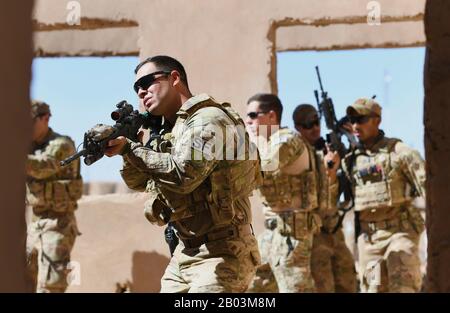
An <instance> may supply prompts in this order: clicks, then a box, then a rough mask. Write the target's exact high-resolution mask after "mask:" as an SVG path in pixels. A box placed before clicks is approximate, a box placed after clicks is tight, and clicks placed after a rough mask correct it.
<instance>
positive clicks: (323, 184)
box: [311, 148, 356, 292]
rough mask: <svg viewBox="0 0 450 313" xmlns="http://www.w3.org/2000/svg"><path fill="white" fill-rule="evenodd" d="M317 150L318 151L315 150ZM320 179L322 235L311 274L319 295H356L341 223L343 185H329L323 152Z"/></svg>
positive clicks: (319, 154)
mask: <svg viewBox="0 0 450 313" xmlns="http://www.w3.org/2000/svg"><path fill="white" fill-rule="evenodd" d="M312 149H314V148H312ZM316 164H317V168H318V169H319V170H318V171H317V173H318V175H319V179H318V181H319V184H318V187H319V214H320V217H321V219H322V224H323V226H322V229H321V232H320V233H318V234H316V235H315V236H314V240H313V248H312V255H311V271H312V276H313V278H314V282H315V285H316V289H317V292H356V272H355V264H354V260H353V256H352V254H351V252H350V250H349V249H348V247H347V245H346V244H345V238H344V233H343V231H342V227H339V228H338V229H337V230H336V232H335V233H333V230H334V228H335V227H336V225H337V223H338V218H339V216H338V211H337V206H336V204H337V200H338V199H337V196H338V189H339V188H338V187H339V183H338V181H336V182H335V183H333V184H331V185H330V184H329V180H328V175H327V173H326V169H325V166H324V155H323V152H322V151H316Z"/></svg>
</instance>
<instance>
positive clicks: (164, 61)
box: [134, 55, 189, 89]
mask: <svg viewBox="0 0 450 313" xmlns="http://www.w3.org/2000/svg"><path fill="white" fill-rule="evenodd" d="M147 63H153V64H155V66H156V67H157V68H158V70H160V71H177V72H178V73H180V79H181V81H182V82H183V83H184V84H185V85H186V87H187V88H188V89H189V85H188V80H187V75H186V71H185V70H184V66H183V64H181V63H180V62H179V61H178V60H176V59H174V58H172V57H169V56H167V55H157V56H153V57H150V58H147V59H145V60H144V61H142V62H141V63H139V64H138V65H137V66H136V68H135V69H134V73H135V74H137V72H138V71H139V69H140V68H141V67H142V66H144V65H145V64H147Z"/></svg>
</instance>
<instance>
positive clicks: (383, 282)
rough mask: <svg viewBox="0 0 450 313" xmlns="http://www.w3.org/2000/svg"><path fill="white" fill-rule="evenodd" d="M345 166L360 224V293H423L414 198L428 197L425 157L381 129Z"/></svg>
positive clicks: (418, 220)
mask: <svg viewBox="0 0 450 313" xmlns="http://www.w3.org/2000/svg"><path fill="white" fill-rule="evenodd" d="M343 165H344V169H345V170H346V173H347V174H348V175H349V177H350V179H351V180H352V182H353V189H354V195H355V212H356V215H357V222H359V223H357V226H359V228H360V235H359V237H358V250H359V277H360V283H361V291H363V292H417V291H419V290H420V287H421V274H420V260H419V255H418V243H419V236H420V234H421V233H422V231H423V230H424V221H423V219H422V217H421V215H420V213H419V211H418V209H417V208H415V207H414V206H413V205H412V200H413V198H412V196H414V195H420V196H422V197H425V167H424V161H423V160H422V158H421V157H420V155H419V153H418V152H417V151H415V150H413V149H411V148H409V147H408V146H407V145H405V144H404V143H402V142H401V141H400V140H398V139H394V138H387V137H385V136H384V133H383V132H382V131H380V135H379V137H378V138H377V141H376V143H375V144H374V145H373V146H372V147H371V148H370V150H369V149H365V148H358V149H355V150H354V151H353V152H352V153H350V154H349V155H348V156H347V157H346V159H345V160H344V163H343ZM358 224H359V225H358Z"/></svg>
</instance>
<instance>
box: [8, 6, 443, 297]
mask: <svg viewBox="0 0 450 313" xmlns="http://www.w3.org/2000/svg"><path fill="white" fill-rule="evenodd" d="M78 2H79V3H80V4H81V7H80V8H81V24H80V25H75V26H70V25H68V24H67V23H66V19H67V16H68V13H69V11H68V10H67V8H66V4H67V1H60V0H38V1H37V5H36V7H35V11H34V14H33V16H34V27H35V30H36V31H37V32H36V33H35V55H38V56H59V55H70V56H86V55H97V56H107V55H139V56H140V58H141V59H142V58H145V57H147V56H150V55H155V54H160V53H164V54H169V55H172V56H174V57H176V58H178V59H179V60H180V61H182V63H183V64H184V65H185V66H186V69H187V72H188V77H189V80H190V85H191V86H192V91H193V92H194V93H199V92H207V93H210V94H211V95H213V96H214V97H215V98H216V99H218V100H226V101H230V102H231V103H232V104H233V105H235V106H236V107H237V108H238V110H239V111H240V112H241V113H243V112H244V111H245V102H246V100H247V98H248V97H249V96H250V95H252V94H254V93H256V92H260V91H272V92H276V91H277V83H276V52H277V51H288V50H333V49H353V48H370V47H378V48H379V47H386V48H389V47H405V46H420V45H424V44H425V34H424V28H423V23H422V20H423V16H424V7H425V0H396V1H392V0H379V1H378V2H379V3H380V4H381V14H382V15H381V22H382V25H381V26H368V25H367V24H366V20H367V8H366V5H367V2H368V1H365V0H346V1H341V0H322V1H314V0H283V1H279V0H246V1H240V0H215V1H207V0H190V1H186V0H173V1H166V0H152V1H145V2H144V1H137V0H127V1H121V0H97V1H87V0H80V1H78ZM22 13H23V12H22ZM449 13H450V8H449V4H448V1H445V0H434V1H428V4H427V14H426V18H425V21H426V24H425V26H426V40H427V42H428V43H427V63H426V68H425V74H426V77H425V87H426V103H425V126H426V138H425V140H426V141H425V143H426V158H427V175H428V182H427V184H428V186H427V187H428V197H427V227H428V229H429V232H428V240H429V248H428V252H429V253H428V254H429V257H428V260H429V263H428V279H429V290H430V291H449V290H450V288H449V281H450V279H449V274H450V273H449V268H448V264H449V262H450V261H449V260H450V250H449V244H448V238H450V236H449V235H450V234H449V231H448V229H449V228H448V225H450V220H449V218H450V217H449V215H448V210H447V203H449V200H450V199H448V197H449V196H448V192H446V187H445V186H446V183H447V182H446V180H447V178H448V177H449V170H450V167H449V166H448V164H447V160H449V155H448V153H449V152H448V147H449V146H450V143H449V140H448V136H447V134H448V133H449V131H448V130H449V129H448V127H449V126H448V125H449V124H448V122H447V119H446V117H447V116H448V110H449V105H448V104H447V102H448V99H449V96H450V95H447V93H448V90H450V88H449V87H450V86H449V81H450V80H449V78H450V77H449V75H450V74H449V71H448V68H449V64H448V62H449V61H448V55H449V52H450V48H449V47H450V45H449V41H448V36H447V35H446V34H448V32H449V29H448V28H449V24H448V22H447V20H446V18H447V17H448V15H449ZM5 25H6V24H5ZM8 25H10V24H9V23H8ZM0 29H3V27H1V28H0ZM2 34H3V33H2ZM124 34H125V35H124ZM21 38H23V37H21ZM24 60H25V59H24ZM23 64H27V66H28V65H29V63H26V62H25V63H22V65H23ZM2 87H3V86H2ZM2 127H4V125H2ZM22 130H23V129H22ZM19 150H20V149H19ZM19 150H17V151H16V152H17V156H20V155H21V154H20V153H19V152H20V151H19ZM2 157H3V156H2ZM19 160H20V158H19ZM16 161H17V158H16ZM2 164H4V163H3V162H2ZM10 168H11V167H10ZM2 183H4V182H2ZM93 188H94V189H95V187H93ZM102 188H103V189H104V186H103V187H101V188H100V187H99V188H97V189H99V190H100V189H101V190H103V189H102ZM108 188H113V189H114V188H115V187H111V186H109V187H108ZM108 188H106V189H108ZM106 189H105V190H106ZM2 190H3V189H2ZM108 190H109V189H108ZM103 191H104V190H103ZM103 191H102V192H103ZM140 197H141V196H139V195H137V194H127V195H121V196H118V195H109V196H105V197H102V198H98V197H95V196H89V197H85V198H83V200H82V201H81V202H80V209H79V211H78V212H77V217H78V219H79V224H80V229H81V231H82V232H83V235H82V236H81V237H80V238H78V240H77V244H76V246H75V250H74V260H79V261H80V264H81V275H82V276H81V277H82V280H81V282H82V283H81V285H80V286H72V287H71V288H70V290H69V291H73V292H74V291H111V292H112V291H114V290H115V284H116V283H120V284H124V285H126V284H127V281H128V282H129V285H130V286H131V289H132V291H157V290H158V289H159V277H160V276H161V275H162V271H163V269H164V267H165V265H166V263H167V260H168V259H167V256H168V252H167V248H166V247H165V245H164V241H163V237H162V229H161V228H156V227H155V226H151V225H150V224H148V223H147V222H146V220H145V219H144V217H143V215H142V203H143V201H144V199H143V198H140ZM15 200H17V199H15ZM257 202H258V201H257V200H255V199H253V200H252V203H253V204H254V206H253V207H254V208H258V205H257ZM254 211H255V221H256V223H255V227H256V231H257V232H259V231H261V227H262V224H261V223H260V221H261V215H260V212H259V211H258V210H257V209H256V210H254Z"/></svg>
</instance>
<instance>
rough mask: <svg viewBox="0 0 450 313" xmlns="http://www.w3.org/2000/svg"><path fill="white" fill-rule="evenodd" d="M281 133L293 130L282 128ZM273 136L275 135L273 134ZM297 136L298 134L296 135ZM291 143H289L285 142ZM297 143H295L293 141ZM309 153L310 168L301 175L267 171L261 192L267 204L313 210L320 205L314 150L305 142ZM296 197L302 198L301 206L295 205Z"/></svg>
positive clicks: (273, 206) (278, 207)
mask: <svg viewBox="0 0 450 313" xmlns="http://www.w3.org/2000/svg"><path fill="white" fill-rule="evenodd" d="M278 132H279V133H280V134H281V135H284V134H287V135H289V134H290V133H291V131H290V130H289V129H286V128H282V129H280V130H279V131H278ZM272 136H273V135H272ZM294 136H296V135H294ZM283 144H289V143H283ZM291 144H295V143H293V142H292V143H291ZM305 145H306V147H307V152H308V155H309V169H308V170H305V171H303V172H302V173H301V174H299V175H288V174H286V173H282V172H281V171H279V170H277V171H267V172H265V173H264V182H263V185H262V186H261V187H260V189H259V190H260V192H261V194H262V195H263V197H264V199H265V204H266V205H267V206H268V207H270V208H277V209H278V210H280V209H281V210H283V209H294V210H302V211H312V210H314V209H316V208H317V206H318V194H317V188H318V187H317V177H316V164H315V161H314V160H315V158H314V153H315V152H314V151H313V149H312V148H311V147H309V146H308V145H307V144H305ZM294 198H300V207H293V200H294Z"/></svg>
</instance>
